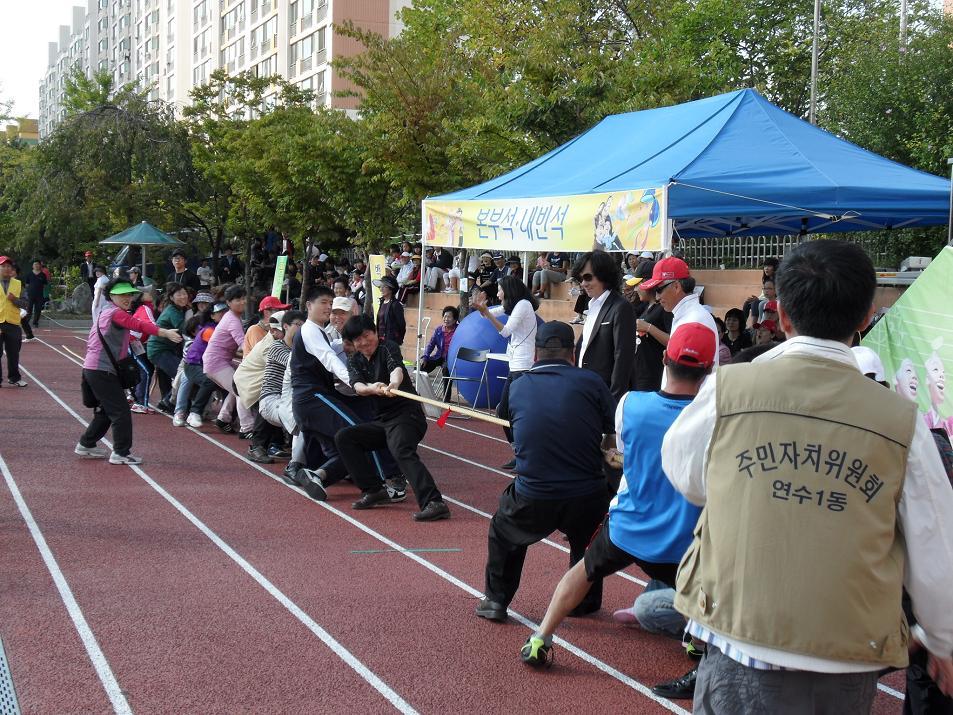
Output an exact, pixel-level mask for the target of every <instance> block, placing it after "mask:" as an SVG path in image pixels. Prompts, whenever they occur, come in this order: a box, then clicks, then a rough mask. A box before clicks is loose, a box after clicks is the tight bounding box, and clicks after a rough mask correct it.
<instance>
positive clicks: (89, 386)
mask: <svg viewBox="0 0 953 715" xmlns="http://www.w3.org/2000/svg"><path fill="white" fill-rule="evenodd" d="M103 294H104V295H106V296H108V299H107V302H106V303H105V305H104V306H103V307H102V309H101V311H100V313H99V315H98V316H97V317H96V320H94V321H93V325H92V327H91V328H90V329H89V337H88V338H87V339H86V359H85V360H84V361H83V400H84V403H85V404H87V406H89V405H91V404H95V407H93V420H92V422H90V423H89V427H87V428H86V432H84V433H83V436H82V437H80V440H79V444H77V445H76V448H75V449H74V450H73V451H74V452H75V453H76V454H78V455H79V456H80V457H85V458H89V459H103V458H105V457H107V456H108V457H109V463H110V464H140V463H141V462H142V460H141V459H140V458H139V457H135V456H133V455H132V454H131V453H130V450H131V449H132V413H131V412H130V410H129V403H128V402H127V401H126V391H125V389H124V387H123V384H122V381H121V379H120V374H119V369H120V368H119V364H120V362H121V361H122V360H124V359H125V358H126V357H127V356H128V355H129V337H130V336H129V331H130V330H134V331H137V332H141V333H143V334H145V335H159V336H161V337H163V338H165V339H166V340H171V341H172V342H174V343H178V342H180V341H181V340H182V336H181V335H180V334H179V332H178V331H176V330H168V329H166V328H160V327H158V326H156V325H154V324H153V323H150V322H148V321H143V320H139V319H138V318H134V317H133V316H131V315H130V314H129V312H128V311H129V308H130V307H131V306H132V301H133V299H134V298H135V297H136V296H137V295H138V294H139V290H138V289H137V288H136V287H135V286H134V285H133V284H132V283H131V282H130V281H129V278H128V277H126V276H124V275H121V276H119V277H117V278H114V279H113V280H111V281H109V283H107V284H106V286H105V288H103ZM110 425H111V426H112V431H113V450H112V453H111V454H110V453H109V452H108V451H107V450H105V449H103V448H101V447H97V446H96V443H97V442H99V440H100V439H102V437H103V436H105V434H106V432H107V430H108V429H109V427H110Z"/></svg>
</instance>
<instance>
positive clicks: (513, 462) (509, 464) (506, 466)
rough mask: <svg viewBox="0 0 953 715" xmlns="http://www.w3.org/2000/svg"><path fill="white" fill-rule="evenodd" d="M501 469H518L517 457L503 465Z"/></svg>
mask: <svg viewBox="0 0 953 715" xmlns="http://www.w3.org/2000/svg"><path fill="white" fill-rule="evenodd" d="M500 469H509V470H510V471H512V470H514V469H516V457H513V459H511V460H510V461H509V462H507V463H506V464H504V465H502V466H501V467H500Z"/></svg>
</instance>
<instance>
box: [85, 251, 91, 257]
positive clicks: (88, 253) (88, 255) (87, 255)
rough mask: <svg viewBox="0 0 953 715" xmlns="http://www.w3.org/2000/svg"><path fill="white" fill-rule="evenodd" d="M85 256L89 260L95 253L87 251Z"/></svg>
mask: <svg viewBox="0 0 953 715" xmlns="http://www.w3.org/2000/svg"><path fill="white" fill-rule="evenodd" d="M83 255H84V256H85V257H86V258H89V257H90V256H92V255H93V252H92V251H86V253H84V254H83Z"/></svg>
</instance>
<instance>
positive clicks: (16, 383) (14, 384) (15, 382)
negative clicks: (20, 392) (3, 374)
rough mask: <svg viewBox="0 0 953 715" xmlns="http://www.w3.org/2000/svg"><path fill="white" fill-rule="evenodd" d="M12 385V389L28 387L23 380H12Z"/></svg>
mask: <svg viewBox="0 0 953 715" xmlns="http://www.w3.org/2000/svg"><path fill="white" fill-rule="evenodd" d="M10 385H11V386H12V387H26V383H25V382H24V381H23V380H10Z"/></svg>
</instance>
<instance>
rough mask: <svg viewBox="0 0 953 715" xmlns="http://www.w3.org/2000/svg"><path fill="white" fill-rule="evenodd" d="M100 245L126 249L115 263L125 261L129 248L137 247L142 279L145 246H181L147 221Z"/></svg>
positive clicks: (104, 240) (144, 268)
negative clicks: (140, 253)
mask: <svg viewBox="0 0 953 715" xmlns="http://www.w3.org/2000/svg"><path fill="white" fill-rule="evenodd" d="M99 243H100V245H119V246H125V247H126V248H124V249H123V251H122V252H121V253H120V254H119V255H118V256H117V257H116V260H117V261H122V260H124V259H125V254H126V252H128V249H129V246H139V247H140V250H141V251H142V277H143V278H145V277H146V246H182V245H184V244H183V243H182V241H180V240H179V239H177V238H173V237H172V236H169V235H168V234H166V233H163V232H162V231H160V230H159V229H157V228H156V227H155V226H153V225H152V224H151V223H149V222H148V221H143V222H142V223H137V224H136V225H135V226H130V227H129V228H127V229H126V230H125V231H120V232H119V233H117V234H114V235H112V236H110V237H109V238H104V239H103V240H102V241H100V242H99Z"/></svg>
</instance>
